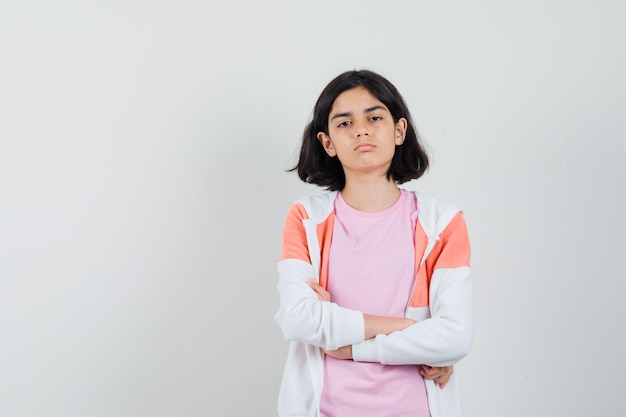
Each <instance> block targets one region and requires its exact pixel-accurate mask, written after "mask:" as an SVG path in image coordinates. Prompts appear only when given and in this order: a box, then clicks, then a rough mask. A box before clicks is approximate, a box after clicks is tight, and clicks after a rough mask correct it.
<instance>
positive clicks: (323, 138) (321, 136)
mask: <svg viewBox="0 0 626 417" xmlns="http://www.w3.org/2000/svg"><path fill="white" fill-rule="evenodd" d="M317 140H319V141H320V143H321V144H322V146H323V147H324V150H325V151H326V153H327V154H328V156H330V157H331V158H332V157H334V156H337V151H335V146H334V145H333V142H332V141H331V140H330V136H328V135H327V134H326V133H324V132H318V133H317Z"/></svg>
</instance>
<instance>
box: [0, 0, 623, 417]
mask: <svg viewBox="0 0 626 417" xmlns="http://www.w3.org/2000/svg"><path fill="white" fill-rule="evenodd" d="M625 16H626V6H625V3H624V2H622V1H556V0H548V1H519V2H518V1H515V2H514V1H495V0H493V1H486V0H480V1H473V2H466V1H441V2H434V1H428V2H427V1H417V2H413V1H404V2H400V1H388V2H381V1H356V0H350V1H343V2H335V1H315V2H299V1H287V0H284V1H259V2H255V1H220V2H217V1H216V2H206V1H186V0H183V1H141V0H126V1H97V0H95V1H56V2H42V1H17V0H5V1H3V2H2V3H0V60H1V62H0V415H1V416H6V417H35V416H36V417H39V416H46V417H56V416H59V417H61V416H63V417H73V416H76V417H87V416H89V417H110V416H137V417H143V416H145V417H148V416H149V417H158V416H186V417H192V416H244V415H255V416H272V415H275V404H276V397H277V390H278V386H279V383H280V377H281V374H282V367H283V363H284V359H285V353H286V349H287V343H286V342H285V341H284V340H283V338H282V335H281V334H280V331H279V330H278V328H277V326H276V325H275V323H274V321H273V314H274V312H275V311H276V309H277V306H278V296H277V292H276V289H275V284H276V282H277V275H276V270H275V261H276V260H277V259H278V257H279V256H280V244H281V242H280V238H281V228H282V222H283V219H284V216H285V214H286V212H287V209H288V207H289V205H290V204H291V203H292V202H293V201H294V200H296V199H297V198H299V197H301V196H303V195H305V194H309V193H312V192H319V190H318V189H316V188H315V187H312V186H307V185H305V184H302V183H300V182H299V180H298V179H297V176H296V175H295V174H293V173H286V172H285V170H286V169H287V168H289V167H290V166H291V164H293V162H294V161H295V156H296V154H297V150H298V146H299V142H300V137H301V133H302V130H303V128H304V125H305V123H306V122H307V121H308V120H309V118H310V116H311V111H312V108H313V104H314V102H315V100H316V99H317V96H318V95H319V93H320V91H321V89H322V88H323V87H324V86H325V85H326V83H327V82H328V81H330V80H331V79H332V78H333V77H334V76H336V75H338V74H339V73H340V72H343V71H345V70H349V69H354V68H359V69H360V68H368V69H372V70H375V71H377V72H380V73H381V74H383V75H385V76H386V77H387V78H389V79H390V80H391V81H392V82H393V83H394V84H395V85H396V86H397V87H398V88H399V90H400V91H401V92H402V94H403V95H404V96H405V99H406V101H407V102H408V104H409V107H410V108H411V111H412V113H413V117H414V119H415V122H416V124H417V126H418V128H419V130H420V133H421V135H422V136H423V138H424V140H425V141H426V142H427V143H428V145H429V147H430V151H431V155H432V169H431V170H430V171H429V173H428V174H427V175H426V176H425V177H424V178H422V179H420V180H419V181H416V182H412V183H409V184H407V185H406V188H408V189H419V190H421V191H423V192H427V193H430V194H435V195H438V196H441V197H444V198H446V199H449V200H451V201H453V202H455V203H457V204H458V205H460V206H461V207H462V208H463V210H464V213H465V216H466V220H467V222H468V225H469V228H470V234H471V239H472V246H473V258H472V261H473V267H474V270H475V276H476V284H475V290H476V297H475V300H476V331H475V343H474V347H473V351H472V353H471V354H470V355H469V356H468V357H467V358H466V359H465V360H463V361H462V362H461V363H460V364H459V365H458V366H457V372H459V373H460V374H461V378H462V392H463V405H464V411H465V416H466V417H479V416H480V417H501V416H508V417H516V416H520V417H521V416H524V417H526V416H530V415H532V416H542V417H543V416H580V417H588V416H592V415H597V416H599V415H602V416H606V417H610V416H615V417H618V416H619V417H621V416H624V415H626V383H625V382H624V373H625V372H626V359H625V358H624V353H625V352H626V342H624V326H625V324H624V323H625V319H626V303H624V294H625V290H626V274H625V273H624V268H623V263H624V259H625V257H624V250H625V249H626V245H625V244H624V237H625V235H626V223H625V221H624V212H625V211H626V197H625V191H624V190H625V189H626V188H625V185H626V166H625V162H626V77H624V74H626V55H625V53H624V51H626V25H625V24H624V17H625Z"/></svg>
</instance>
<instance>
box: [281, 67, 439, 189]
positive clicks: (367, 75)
mask: <svg viewBox="0 0 626 417" xmlns="http://www.w3.org/2000/svg"><path fill="white" fill-rule="evenodd" d="M356 87H364V88H366V89H367V90H368V91H369V92H370V93H371V94H372V95H373V96H375V97H376V98H377V99H378V100H380V101H381V102H382V103H383V104H384V105H385V106H387V109H389V112H390V113H391V115H392V117H393V121H394V122H398V120H400V119H401V118H405V119H406V121H407V130H406V136H405V139H404V142H403V143H402V144H401V145H398V146H396V151H395V153H394V155H393V159H392V160H391V165H390V167H389V171H387V178H388V179H393V180H394V181H395V182H396V183H398V184H402V183H405V182H407V181H410V180H413V179H417V178H419V177H421V176H422V175H423V174H424V172H426V170H427V169H428V155H427V154H426V150H425V149H424V146H423V145H422V143H421V140H420V138H419V136H418V134H417V131H416V130H415V127H414V126H413V121H412V119H411V114H410V113H409V109H408V107H407V105H406V103H405V102H404V99H403V98H402V96H401V95H400V93H399V92H398V90H397V89H396V87H395V86H394V85H393V84H391V83H390V82H389V81H388V80H387V79H386V78H384V77H383V76H381V75H379V74H376V73H375V72H372V71H368V70H360V71H356V70H355V71H347V72H344V73H343V74H341V75H339V76H338V77H336V78H335V79H334V80H332V81H331V82H330V83H329V84H328V85H327V86H326V87H325V88H324V90H323V91H322V93H321V94H320V96H319V98H318V99H317V102H316V103H315V107H314V109H313V119H312V120H311V122H310V123H309V124H308V125H307V126H306V128H305V129H304V134H303V135H302V146H301V147H300V156H299V158H298V163H297V164H296V166H294V167H293V168H292V169H291V170H290V171H297V172H298V176H299V177H300V179H301V180H302V181H304V182H307V183H311V184H316V185H319V186H322V187H326V188H327V189H328V190H332V191H334V190H342V189H343V187H344V186H345V184H346V177H345V175H344V172H343V167H342V166H341V163H340V162H339V159H338V158H337V157H330V156H329V155H328V154H327V153H326V151H325V150H324V147H323V146H322V144H321V143H320V141H319V140H318V139H317V134H318V132H324V133H326V134H328V116H329V115H330V111H331V109H332V107H333V104H334V102H335V99H337V97H338V96H339V95H340V94H341V93H343V92H344V91H346V90H351V89H353V88H356Z"/></svg>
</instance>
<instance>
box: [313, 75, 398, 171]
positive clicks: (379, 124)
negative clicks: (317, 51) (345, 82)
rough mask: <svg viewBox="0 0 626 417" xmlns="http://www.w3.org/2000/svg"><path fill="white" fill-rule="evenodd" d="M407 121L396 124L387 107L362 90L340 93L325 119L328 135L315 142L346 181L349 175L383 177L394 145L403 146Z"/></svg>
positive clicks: (354, 89)
mask: <svg viewBox="0 0 626 417" xmlns="http://www.w3.org/2000/svg"><path fill="white" fill-rule="evenodd" d="M406 128H407V121H406V119H404V118H401V119H400V120H398V121H397V122H394V121H393V117H392V115H391V113H390V112H389V110H388V109H387V107H386V106H385V105H384V104H383V103H382V102H381V101H380V100H378V99H377V98H376V97H375V96H374V95H372V93H370V92H369V90H367V89H366V88H364V87H356V88H353V89H350V90H346V91H344V92H343V93H341V94H340V95H339V96H338V97H337V98H336V99H335V102H334V103H333V106H332V108H331V110H330V115H329V116H328V134H326V133H324V132H319V133H318V134H317V139H318V140H319V141H320V142H321V143H322V145H323V146H324V149H325V150H326V153H327V154H328V155H329V156H331V157H335V156H336V157H337V158H339V162H341V165H342V167H343V170H344V173H345V175H346V180H348V179H349V178H350V176H352V175H358V174H371V173H375V174H376V173H377V174H380V175H383V176H384V175H386V174H387V171H388V170H389V166H390V165H391V159H392V158H393V155H394V153H395V149H396V146H397V145H401V144H402V142H404V136H405V133H406Z"/></svg>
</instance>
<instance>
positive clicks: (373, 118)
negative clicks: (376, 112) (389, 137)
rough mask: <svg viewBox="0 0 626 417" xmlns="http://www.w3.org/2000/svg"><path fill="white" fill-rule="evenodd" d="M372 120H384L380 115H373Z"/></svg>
mask: <svg viewBox="0 0 626 417" xmlns="http://www.w3.org/2000/svg"><path fill="white" fill-rule="evenodd" d="M370 120H371V121H373V122H376V121H378V120H383V118H382V117H380V116H372V117H370Z"/></svg>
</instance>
